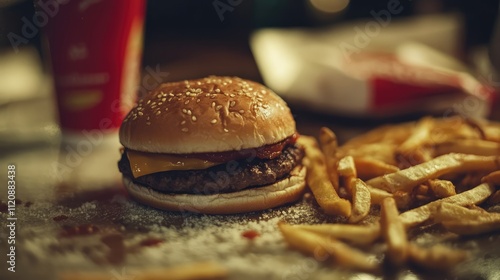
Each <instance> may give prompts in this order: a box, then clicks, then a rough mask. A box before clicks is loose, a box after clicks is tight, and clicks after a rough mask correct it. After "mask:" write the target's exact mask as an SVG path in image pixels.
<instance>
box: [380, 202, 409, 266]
mask: <svg viewBox="0 0 500 280" xmlns="http://www.w3.org/2000/svg"><path fill="white" fill-rule="evenodd" d="M380 228H381V230H380V232H381V233H382V236H383V237H384V239H385V242H386V243H387V256H388V257H389V260H390V261H391V262H392V263H394V264H396V265H402V264H403V263H404V262H406V259H407V258H408V238H407V236H406V229H405V227H404V225H403V223H401V221H400V220H399V212H398V209H397V207H396V201H394V199H393V198H386V199H384V201H383V202H382V207H381V209H380Z"/></svg>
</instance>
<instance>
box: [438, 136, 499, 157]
mask: <svg viewBox="0 0 500 280" xmlns="http://www.w3.org/2000/svg"><path fill="white" fill-rule="evenodd" d="M449 153H461V154H471V155H479V156H492V155H497V156H500V143H498V142H493V141H486V140H480V139H455V140H453V141H451V142H444V143H439V144H437V145H435V146H434V155H435V156H439V155H444V154H449Z"/></svg>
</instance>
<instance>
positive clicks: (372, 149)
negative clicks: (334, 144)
mask: <svg viewBox="0 0 500 280" xmlns="http://www.w3.org/2000/svg"><path fill="white" fill-rule="evenodd" d="M347 147H348V146H347ZM347 147H346V146H342V147H341V148H342V149H341V148H339V154H340V155H341V157H342V156H347V155H350V156H353V157H354V158H358V157H365V156H367V155H369V156H370V158H372V159H375V160H377V161H380V162H384V163H386V164H389V165H393V166H395V165H397V162H396V160H395V159H394V150H395V149H396V148H397V147H398V145H396V144H393V143H371V144H366V145H363V146H360V147H353V148H352V149H348V148H347Z"/></svg>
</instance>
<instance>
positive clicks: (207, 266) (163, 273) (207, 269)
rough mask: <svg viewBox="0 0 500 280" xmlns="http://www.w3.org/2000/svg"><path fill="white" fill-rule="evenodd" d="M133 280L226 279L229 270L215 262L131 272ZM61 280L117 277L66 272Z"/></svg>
mask: <svg viewBox="0 0 500 280" xmlns="http://www.w3.org/2000/svg"><path fill="white" fill-rule="evenodd" d="M130 275H131V279H132V278H133V279H136V280H161V279H172V280H195V279H196V280H203V279H207V280H208V279H210V280H215V279H226V278H227V277H228V271H227V269H226V268H225V267H224V266H222V265H220V264H218V263H214V262H201V263H194V264H186V265H180V266H175V267H169V268H158V269H148V270H137V271H131V273H130ZM58 279H59V280H109V279H115V275H113V274H111V273H104V272H74V271H71V272H69V271H68V272H64V273H61V274H60V275H59V277H58Z"/></svg>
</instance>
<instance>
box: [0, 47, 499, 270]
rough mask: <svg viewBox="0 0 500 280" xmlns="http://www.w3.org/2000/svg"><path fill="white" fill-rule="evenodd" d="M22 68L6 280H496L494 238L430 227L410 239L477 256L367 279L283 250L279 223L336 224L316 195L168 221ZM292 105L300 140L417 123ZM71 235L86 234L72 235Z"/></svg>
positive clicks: (6, 148)
mask: <svg viewBox="0 0 500 280" xmlns="http://www.w3.org/2000/svg"><path fill="white" fill-rule="evenodd" d="M28 56H29V55H28ZM21 57H22V56H18V57H17V59H20V58H21ZM28 60H29V59H28ZM2 61H3V62H5V61H9V59H5V57H3V60H2ZM16 65H19V64H16ZM25 65H26V67H25V69H24V70H25V71H28V72H27V73H28V74H30V75H28V74H23V75H22V77H21V76H19V75H18V76H15V75H14V76H12V77H8V78H6V76H5V75H4V76H1V77H0V78H3V80H2V79H0V82H1V84H2V85H6V86H4V87H3V88H1V89H0V93H3V92H2V90H3V91H5V90H6V88H7V83H6V82H8V81H9V80H15V79H17V80H16V81H23V83H19V82H18V83H16V85H18V86H20V85H23V86H25V89H24V92H29V91H33V90H37V91H40V92H37V94H32V95H29V94H26V95H25V96H24V95H22V94H17V95H15V96H14V95H11V96H10V97H12V98H10V97H9V98H7V97H6V95H2V94H0V169H1V170H0V173H1V174H4V176H0V184H1V185H2V186H4V187H2V188H0V201H1V202H2V203H1V204H0V217H1V220H2V226H1V227H0V255H1V256H2V257H0V261H1V263H2V265H0V279H34V278H35V277H37V278H38V279H54V278H56V277H57V275H59V273H61V272H65V271H94V272H95V271H98V272H102V273H106V275H109V279H134V275H136V273H140V271H142V270H147V269H152V268H158V267H170V266H175V265H178V264H184V263H193V262H200V261H205V260H213V261H216V262H219V263H221V264H223V265H224V266H226V267H227V268H228V269H229V272H230V279H327V278H328V279H382V278H393V279H500V250H498V248H500V234H498V233H496V234H491V235H481V236H476V237H472V238H457V237H455V236H450V235H447V234H444V233H443V232H441V231H440V229H439V228H437V227H430V228H427V229H426V230H425V231H424V233H422V234H418V235H417V234H410V236H411V238H412V240H413V241H414V242H418V243H420V244H423V245H431V244H435V243H446V244H451V245H452V246H454V247H457V248H464V249H467V250H469V251H471V252H472V253H473V257H472V258H471V260H469V261H467V262H465V263H464V264H463V265H460V266H459V267H456V268H455V269H453V270H452V271H450V272H446V273H445V272H432V273H429V272H422V271H420V270H419V269H418V268H414V267H403V268H400V269H386V270H385V272H384V275H371V274H367V273H358V272H349V271H344V270H341V269H339V268H338V267H335V266H331V265H330V264H329V263H321V262H318V261H316V260H315V259H314V258H312V257H308V256H304V255H302V254H300V253H298V252H295V251H292V250H290V249H288V248H287V246H286V244H285V243H284V241H283V240H282V237H281V235H280V233H279V232H278V230H277V227H276V224H277V223H278V221H287V222H290V223H325V222H339V219H336V218H335V217H327V216H325V215H323V214H322V213H321V211H320V210H319V209H318V207H317V205H316V204H315V202H314V200H313V199H312V198H310V197H309V198H307V197H305V198H304V199H302V200H301V201H299V202H298V203H295V204H292V205H286V206H283V207H279V208H276V209H270V210H266V211H262V212H257V213H250V214H244V215H226V216H207V215H198V214H190V213H170V212H165V211H160V210H156V209H153V208H150V207H147V206H143V205H140V204H138V203H136V202H134V201H133V200H131V199H130V198H129V197H128V195H127V193H126V192H125V190H124V188H123V185H122V183H121V175H120V173H119V172H118V168H117V161H118V159H119V157H120V154H119V148H120V145H119V143H118V140H117V135H116V133H114V134H113V133H111V134H107V135H105V136H104V137H103V139H102V141H101V140H99V141H94V142H92V141H90V140H89V139H81V140H80V141H79V142H75V143H73V144H69V143H65V142H62V141H61V133H60V130H59V128H58V126H57V123H56V113H55V106H54V100H53V94H52V92H51V89H50V86H42V87H35V88H33V87H29V84H30V83H29V81H31V82H34V81H36V80H37V79H38V76H37V75H40V71H39V70H36V69H37V68H36V67H35V66H33V65H31V64H29V62H26V64H25ZM4 66H5V65H4ZM5 67H7V68H9V69H14V68H13V67H11V66H9V65H7V66H5ZM14 70H15V69H14ZM14 70H12V71H14ZM29 71H31V72H29ZM37 71H38V72H37ZM2 73H11V72H5V71H4V72H2ZM11 84H12V83H11ZM291 107H292V111H293V113H294V116H295V119H296V121H297V128H298V131H299V133H301V134H307V135H317V133H318V131H319V128H320V127H321V126H327V127H330V128H331V129H333V130H334V131H335V132H336V134H337V137H338V139H339V141H340V142H341V143H342V142H345V141H346V140H348V139H350V138H352V137H354V136H356V135H359V134H361V133H363V132H366V131H368V130H369V129H371V128H373V127H375V126H377V125H379V124H383V123H394V122H402V121H407V120H411V119H415V118H416V116H407V117H405V118H404V119H403V118H397V119H386V120H367V119H358V120H355V119H347V118H343V117H339V116H337V117H334V116H327V115H321V114H316V113H313V112H311V111H306V110H303V109H301V108H300V107H299V105H298V104H291ZM99 139H100V138H99ZM8 165H15V170H16V177H15V180H16V198H17V205H16V208H15V217H16V218H17V220H16V235H15V238H16V244H15V246H16V272H15V273H11V272H8V271H7V265H6V261H7V256H6V254H7V252H8V251H7V244H6V240H7V234H8V232H7V228H6V226H4V225H5V223H6V222H7V217H8V214H7V211H6V209H5V208H6V205H5V202H6V201H7V195H8V193H7V170H8V169H7V166H8ZM2 170H3V171H2ZM373 211H375V212H376V211H377V210H376V209H373ZM75 227H79V230H81V231H87V233H89V234H87V235H78V236H74V237H71V236H68V235H71V232H73V233H74V232H75V230H76V228H75ZM247 230H256V231H257V232H259V234H260V236H259V237H257V238H256V239H254V240H248V239H246V238H244V237H242V233H243V232H245V231H247ZM383 249H384V248H383V246H381V245H375V246H373V248H371V249H370V250H371V251H372V253H373V255H374V258H377V260H380V261H382V260H381V259H380V258H381V255H382V254H381V253H380V252H381V251H382V250H383ZM138 271H139V272H138Z"/></svg>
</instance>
